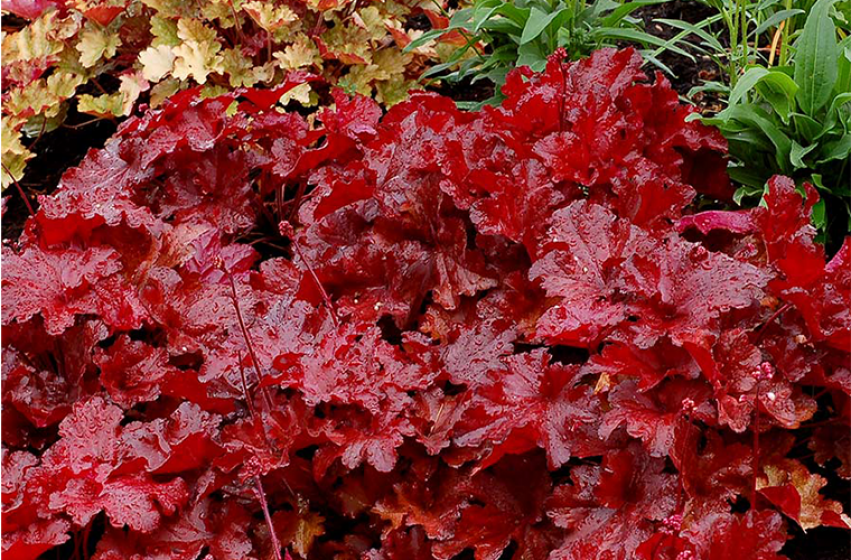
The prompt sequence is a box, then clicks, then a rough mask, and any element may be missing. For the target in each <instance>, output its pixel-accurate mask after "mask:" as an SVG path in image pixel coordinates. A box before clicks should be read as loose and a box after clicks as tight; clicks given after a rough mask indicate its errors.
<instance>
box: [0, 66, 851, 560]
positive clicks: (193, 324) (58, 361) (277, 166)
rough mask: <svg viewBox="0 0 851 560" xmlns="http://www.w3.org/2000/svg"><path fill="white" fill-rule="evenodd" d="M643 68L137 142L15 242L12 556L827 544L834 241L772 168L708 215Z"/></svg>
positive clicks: (657, 559) (843, 372) (165, 116)
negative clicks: (793, 531)
mask: <svg viewBox="0 0 851 560" xmlns="http://www.w3.org/2000/svg"><path fill="white" fill-rule="evenodd" d="M642 64H643V60H642V58H641V57H640V56H639V55H638V54H637V53H635V52H634V51H632V50H624V51H615V50H611V49H609V50H605V51H600V52H596V53H594V54H592V55H591V57H590V58H588V59H585V60H583V61H580V62H576V63H569V64H563V63H562V62H561V60H559V59H556V58H553V60H551V62H550V63H549V64H548V66H547V67H546V69H545V72H544V73H542V74H538V75H536V74H533V73H532V72H531V71H529V70H528V69H522V70H518V71H515V72H514V73H512V74H510V75H509V76H508V79H507V81H506V85H505V88H504V91H505V94H506V96H507V98H506V100H505V103H504V104H503V106H502V107H500V108H492V107H486V108H485V110H483V111H481V112H476V113H468V112H463V111H460V110H459V109H458V108H457V107H456V106H455V104H454V103H453V102H452V100H450V99H447V98H443V97H440V96H437V95H434V94H415V95H414V96H413V97H412V98H411V99H410V100H408V101H405V102H402V103H399V104H397V105H395V106H394V107H392V108H391V109H390V110H389V111H388V112H387V114H386V115H384V116H382V111H381V109H380V107H379V106H378V105H377V104H376V103H375V102H374V101H372V100H369V99H367V98H364V97H359V96H358V97H354V98H351V99H349V98H348V97H347V96H346V95H344V94H343V93H342V92H340V91H339V90H338V91H337V92H336V93H335V96H336V108H335V109H334V110H324V111H322V112H321V113H320V115H319V118H318V120H317V121H316V122H315V123H313V125H314V126H311V124H309V123H308V122H307V121H306V119H305V118H304V117H302V116H300V115H299V114H296V113H284V112H280V111H278V110H276V109H275V108H274V107H275V104H276V102H277V101H278V99H279V98H280V96H282V95H286V93H287V92H288V91H292V89H291V88H294V87H297V86H298V85H299V84H301V83H302V81H301V80H302V77H300V76H297V75H292V76H290V78H289V79H288V80H287V81H286V82H285V83H284V85H283V86H280V87H278V88H276V89H273V90H254V89H241V90H238V91H237V92H234V93H230V94H225V95H222V96H218V97H212V98H200V97H199V96H198V95H197V92H194V91H187V92H182V93H179V94H177V95H175V96H174V97H173V98H172V99H171V100H169V101H167V102H166V103H165V104H164V105H163V107H162V109H161V110H158V111H152V112H150V113H148V114H146V115H145V116H144V117H142V118H132V119H130V120H128V121H127V122H125V123H124V124H123V125H122V126H121V128H120V129H119V131H118V133H117V136H116V137H115V138H114V139H112V140H111V141H110V142H108V143H107V145H106V147H105V148H104V149H103V150H100V151H94V152H92V153H90V155H89V156H88V157H87V158H86V160H85V161H84V162H83V164H82V165H81V166H80V167H79V168H75V169H72V170H70V171H69V172H68V173H66V174H65V176H64V178H63V179H62V183H61V185H60V187H59V189H58V190H57V192H56V193H55V194H54V195H53V196H45V197H42V199H41V200H40V202H41V207H40V209H39V211H38V213H37V214H36V215H35V216H34V217H33V218H31V219H30V220H29V221H28V222H27V224H26V228H25V230H24V232H23V234H22V235H21V237H20V239H18V240H17V241H16V242H14V243H12V244H10V245H6V246H4V247H3V267H4V270H3V272H4V274H3V279H2V282H3V284H2V286H3V287H2V290H3V293H2V296H3V297H2V304H3V311H2V315H3V337H2V338H3V349H4V352H3V363H2V367H3V432H2V440H3V470H4V479H3V483H4V485H3V507H4V523H3V532H4V535H3V549H4V553H5V554H7V555H9V558H12V559H31V558H35V557H37V556H38V555H39V554H42V553H44V552H45V551H48V550H50V549H51V548H54V547H58V546H64V547H65V548H64V549H63V550H65V551H67V552H69V555H70V551H73V550H78V551H79V550H88V551H94V556H93V557H94V558H95V559H97V560H107V559H119V558H152V557H156V558H169V559H191V558H197V557H198V556H199V554H202V553H203V554H209V557H211V558H216V559H225V558H270V557H273V558H274V557H276V558H281V556H289V555H292V556H293V557H300V558H332V557H336V558H369V559H373V560H378V559H386V560H391V559H399V560H402V559H405V560H408V559H412V558H416V559H431V558H436V559H438V560H449V559H451V558H454V557H456V556H457V555H458V554H460V553H462V552H463V551H465V550H468V549H472V550H473V551H474V553H475V556H476V558H478V559H484V560H496V559H498V558H502V557H505V555H508V556H511V557H514V558H525V559H532V560H543V559H545V558H548V557H549V558H581V559H585V558H600V559H616V558H637V559H641V560H650V559H652V560H682V559H683V558H709V559H711V560H742V559H744V558H748V559H752V560H777V559H780V558H782V556H781V555H780V550H781V547H782V546H783V544H784V542H785V540H786V538H787V531H788V527H789V526H790V525H799V526H800V527H802V528H803V529H805V530H809V529H811V528H815V527H819V526H835V527H846V528H847V527H848V526H849V519H848V517H847V516H846V514H845V513H844V512H843V509H842V506H841V505H840V504H839V503H838V502H836V501H833V500H832V499H830V498H828V497H826V496H824V495H822V494H821V493H820V491H821V490H822V489H823V488H824V486H825V485H826V484H827V482H828V480H827V479H826V478H825V477H824V476H822V474H819V472H827V471H824V470H822V471H819V469H820V467H819V465H822V466H825V468H826V469H829V471H830V472H832V473H834V474H833V475H832V476H841V477H844V478H849V477H851V470H849V469H851V458H849V457H848V450H849V449H851V446H849V445H847V441H848V428H849V411H851V385H849V375H848V357H849V354H848V347H849V344H851V324H849V305H848V304H849V301H851V267H849V266H848V264H849V261H851V242H846V244H845V246H844V248H843V249H842V251H840V252H839V254H838V255H837V256H835V257H834V258H833V260H831V261H830V262H825V255H824V252H823V250H822V248H821V247H820V246H819V245H817V244H815V243H814V242H813V238H814V235H815V230H814V229H813V227H812V226H811V225H810V222H809V211H810V207H811V206H812V204H814V203H815V201H816V199H817V196H818V195H817V194H816V193H815V192H814V191H812V190H810V191H808V192H807V196H806V202H804V200H803V199H802V197H801V196H800V195H799V194H798V193H796V191H795V188H794V185H793V184H792V182H791V181H790V180H789V179H785V178H781V177H778V178H776V179H774V180H773V182H772V187H771V190H770V192H769V195H768V196H767V197H766V204H767V207H765V208H763V207H757V208H754V209H752V210H747V211H739V212H720V211H712V212H705V213H697V214H695V213H693V211H694V207H693V200H694V199H695V196H696V194H697V193H698V192H700V193H702V194H703V195H704V196H710V197H713V196H714V197H728V196H729V195H730V194H731V193H730V184H729V182H728V180H727V177H726V174H725V172H724V171H725V164H724V159H723V151H724V149H725V143H724V140H723V138H722V137H721V136H720V134H719V133H718V132H717V131H713V130H712V129H710V128H708V127H705V126H703V125H701V124H699V123H696V122H687V120H686V117H687V116H688V115H689V114H690V113H691V112H692V109H691V108H688V107H686V106H683V105H681V104H680V103H679V102H678V98H677V95H676V93H675V92H674V91H673V90H671V88H670V87H669V85H668V84H667V82H666V81H665V80H664V78H662V77H661V76H657V79H656V80H655V82H653V83H650V82H649V81H648V80H647V77H646V76H645V74H644V73H643V72H642V71H641V66H642ZM808 448H809V450H808ZM807 455H809V456H807ZM63 543H64V544H63ZM283 548H285V549H286V552H282V551H281V550H282V549H283ZM60 552H61V550H60Z"/></svg>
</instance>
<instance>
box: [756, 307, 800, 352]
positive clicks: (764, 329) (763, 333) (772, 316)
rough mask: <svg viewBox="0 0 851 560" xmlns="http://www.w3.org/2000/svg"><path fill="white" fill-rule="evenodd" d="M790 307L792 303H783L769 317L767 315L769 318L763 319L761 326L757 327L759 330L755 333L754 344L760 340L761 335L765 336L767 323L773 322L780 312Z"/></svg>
mask: <svg viewBox="0 0 851 560" xmlns="http://www.w3.org/2000/svg"><path fill="white" fill-rule="evenodd" d="M790 307H792V304H791V303H784V304H783V305H782V306H781V307H780V309H778V310H777V311H775V312H774V313H773V314H772V315H771V317H769V318H768V320H767V321H765V322H764V323H763V324H762V326H761V327H760V328H759V332H758V333H757V335H756V341H755V342H754V344H759V342H760V341H761V340H762V337H763V336H765V331H766V329H767V328H768V325H770V324H771V323H773V322H774V321H775V320H776V319H777V318H778V317H780V316H781V315H782V314H783V313H784V312H785V311H786V310H787V309H789V308H790Z"/></svg>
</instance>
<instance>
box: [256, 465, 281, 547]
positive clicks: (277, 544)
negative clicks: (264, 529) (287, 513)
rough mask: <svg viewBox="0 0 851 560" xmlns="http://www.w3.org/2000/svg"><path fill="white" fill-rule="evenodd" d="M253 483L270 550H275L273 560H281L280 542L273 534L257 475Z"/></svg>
mask: <svg viewBox="0 0 851 560" xmlns="http://www.w3.org/2000/svg"><path fill="white" fill-rule="evenodd" d="M254 483H255V484H254V490H255V492H256V493H257V499H259V500H260V507H261V508H263V517H265V518H266V525H268V526H269V537H270V538H271V539H272V548H273V549H274V550H275V560H283V559H282V558H281V541H279V540H278V535H276V534H275V526H274V525H272V516H271V515H270V514H269V502H267V501H266V492H265V491H264V490H263V483H262V482H260V476H259V475H258V476H255V477H254Z"/></svg>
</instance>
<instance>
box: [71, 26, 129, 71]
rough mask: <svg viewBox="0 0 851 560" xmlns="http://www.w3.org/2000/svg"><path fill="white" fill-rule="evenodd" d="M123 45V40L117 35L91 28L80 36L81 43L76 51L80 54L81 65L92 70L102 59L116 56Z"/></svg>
mask: <svg viewBox="0 0 851 560" xmlns="http://www.w3.org/2000/svg"><path fill="white" fill-rule="evenodd" d="M120 44H121V39H120V38H119V37H118V35H117V34H115V33H108V32H106V31H104V30H102V29H95V28H89V29H86V30H84V31H83V32H82V33H81V34H80V42H79V43H77V45H76V49H77V50H78V51H79V52H80V63H81V64H82V65H83V66H84V67H86V68H91V67H92V66H94V65H95V64H97V63H98V61H100V59H101V58H107V59H108V58H111V57H113V56H115V51H116V49H118V46H119V45H120Z"/></svg>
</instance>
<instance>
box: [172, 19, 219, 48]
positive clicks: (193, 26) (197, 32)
mask: <svg viewBox="0 0 851 560" xmlns="http://www.w3.org/2000/svg"><path fill="white" fill-rule="evenodd" d="M177 37H178V38H179V39H180V40H181V41H196V42H198V43H217V40H216V31H215V30H214V29H211V28H209V27H207V26H206V25H204V22H202V21H201V20H198V19H193V18H183V19H181V20H180V21H178V22H177ZM217 44H218V43H217Z"/></svg>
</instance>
